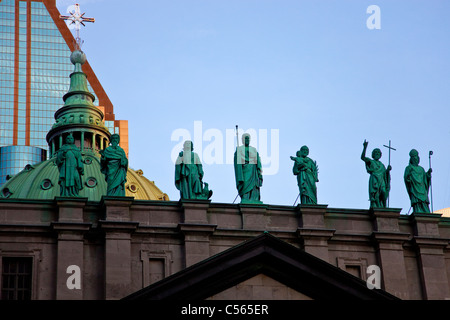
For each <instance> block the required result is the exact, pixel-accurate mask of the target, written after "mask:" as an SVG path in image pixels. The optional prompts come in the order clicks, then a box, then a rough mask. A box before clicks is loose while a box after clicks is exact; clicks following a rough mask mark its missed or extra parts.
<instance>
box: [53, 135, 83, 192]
mask: <svg viewBox="0 0 450 320" xmlns="http://www.w3.org/2000/svg"><path fill="white" fill-rule="evenodd" d="M74 143H75V139H74V138H73V136H72V134H69V135H68V136H67V137H66V141H65V143H64V144H63V145H62V146H61V148H60V149H59V150H58V152H57V154H56V160H55V163H56V165H57V166H58V170H59V180H58V184H59V186H60V195H61V196H64V197H78V196H79V191H80V190H81V189H83V184H82V182H81V176H82V175H83V174H84V165H83V161H82V158H81V152H80V150H79V149H78V148H77V146H76V145H75V144H74Z"/></svg>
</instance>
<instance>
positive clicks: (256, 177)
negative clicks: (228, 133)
mask: <svg viewBox="0 0 450 320" xmlns="http://www.w3.org/2000/svg"><path fill="white" fill-rule="evenodd" d="M242 143H243V145H242V146H238V147H237V148H236V152H235V153H234V174H235V178H236V189H237V190H238V193H239V196H240V197H241V203H262V202H261V200H260V198H261V195H260V188H261V186H262V183H263V176H262V165H261V158H260V157H259V154H258V151H256V148H254V147H252V146H250V135H249V134H248V133H244V134H243V135H242Z"/></svg>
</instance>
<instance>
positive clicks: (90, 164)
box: [0, 50, 169, 201]
mask: <svg viewBox="0 0 450 320" xmlns="http://www.w3.org/2000/svg"><path fill="white" fill-rule="evenodd" d="M70 61H71V62H72V63H73V64H74V66H75V69H74V71H73V72H72V73H71V74H70V87H69V90H68V92H67V93H66V94H65V95H64V96H63V100H64V106H63V107H61V108H60V109H58V110H57V111H56V112H55V120H56V121H55V124H54V125H53V127H52V128H51V129H50V131H49V132H48V134H47V142H48V144H49V147H50V155H51V156H50V159H49V160H46V161H42V162H40V163H36V164H32V165H30V164H29V165H27V166H25V168H24V169H23V170H22V171H21V172H20V173H18V174H16V175H14V176H13V177H12V178H11V179H9V180H8V181H7V182H6V183H5V184H4V185H3V186H2V187H1V189H0V198H10V199H38V200H44V199H47V200H52V199H54V198H55V197H57V196H60V194H61V192H60V186H59V184H58V181H59V177H60V173H59V169H58V166H57V165H56V154H57V152H58V150H59V149H61V148H62V147H63V145H64V141H65V140H66V138H67V136H69V135H70V136H71V138H73V139H72V140H73V142H74V145H75V146H76V147H77V148H78V150H79V151H80V154H81V162H83V167H84V174H83V175H82V176H81V184H82V189H81V190H80V191H79V193H78V197H82V198H88V200H90V201H100V200H101V198H102V196H104V195H106V194H107V183H106V181H105V175H104V174H103V173H102V172H101V169H100V168H101V165H100V153H99V151H101V150H104V149H105V148H106V147H108V145H109V143H110V138H111V133H110V132H109V130H108V129H107V128H106V126H105V125H104V123H103V119H104V115H103V112H102V111H101V110H100V109H99V108H98V107H96V106H95V105H94V104H93V101H94V100H95V97H94V95H93V94H92V93H90V92H89V90H88V87H87V78H86V74H85V73H84V72H83V71H82V68H81V66H82V64H83V63H85V62H86V55H85V54H84V53H83V52H82V51H80V50H76V51H74V52H73V53H72V54H71V56H70ZM126 177H127V182H126V184H125V189H126V190H125V193H126V196H129V197H134V198H135V199H142V200H169V197H168V196H167V195H166V194H165V193H163V192H162V191H161V190H159V189H158V188H157V187H156V186H155V184H154V183H153V182H152V181H149V180H148V179H146V178H145V177H144V176H143V175H142V171H141V170H138V171H134V170H132V169H130V168H128V169H127V176H126Z"/></svg>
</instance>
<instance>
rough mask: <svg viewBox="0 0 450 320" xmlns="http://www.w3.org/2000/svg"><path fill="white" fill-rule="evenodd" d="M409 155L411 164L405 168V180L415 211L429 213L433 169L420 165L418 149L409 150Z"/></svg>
mask: <svg viewBox="0 0 450 320" xmlns="http://www.w3.org/2000/svg"><path fill="white" fill-rule="evenodd" d="M409 157H410V158H409V165H408V166H407V167H406V168H405V174H404V180H405V186H406V190H407V191H408V195H409V199H410V200H411V207H412V208H413V213H415V212H424V213H429V212H430V207H429V204H430V200H429V199H428V191H429V190H430V186H431V172H432V169H431V168H430V169H428V171H427V172H425V169H424V168H422V167H421V166H419V163H420V157H419V152H417V150H416V149H412V150H411V151H410V152H409Z"/></svg>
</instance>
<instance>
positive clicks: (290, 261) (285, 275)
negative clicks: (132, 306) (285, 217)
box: [124, 233, 397, 300]
mask: <svg viewBox="0 0 450 320" xmlns="http://www.w3.org/2000/svg"><path fill="white" fill-rule="evenodd" d="M260 275H264V276H265V277H266V279H272V280H275V281H276V282H277V283H280V284H282V285H284V286H285V287H287V288H289V290H292V292H291V293H293V294H295V292H296V293H299V294H298V295H297V296H300V295H301V296H304V297H306V298H310V299H366V300H371V299H397V298H396V297H395V296H393V295H391V294H389V293H387V292H385V291H383V290H379V289H377V290H373V289H372V290H371V289H368V288H367V285H366V282H365V281H363V280H361V279H359V278H357V277H355V276H353V275H351V274H349V273H348V272H345V271H343V270H341V269H339V268H337V267H335V266H333V265H331V264H329V263H328V262H325V261H323V260H321V259H319V258H317V257H315V256H313V255H311V254H309V253H306V252H305V251H303V250H301V249H298V248H296V247H294V246H293V245H291V244H288V243H287V242H285V241H282V240H280V239H278V238H276V237H274V236H272V235H270V234H268V233H263V234H261V235H260V236H257V237H255V238H253V239H251V240H249V241H246V242H243V243H241V244H239V245H237V246H234V247H232V248H230V249H228V250H225V251H223V252H221V253H219V254H217V255H215V256H212V257H210V258H208V259H205V260H203V261H201V262H199V263H196V264H195V265H192V266H190V267H188V268H186V269H184V270H181V271H180V272H177V273H175V274H173V275H171V276H169V277H167V278H165V279H163V280H161V281H159V282H157V283H154V284H152V285H150V286H148V287H146V288H143V289H141V290H139V291H137V292H135V293H133V294H130V295H129V296H127V297H125V298H124V299H125V300H165V299H168V300H195V299H208V298H214V297H215V296H216V295H217V296H219V295H221V294H222V295H223V294H226V293H227V290H233V287H237V286H238V285H239V284H245V283H247V284H248V280H252V279H255V277H261V276H260ZM246 281H247V282H246ZM280 287H281V286H280ZM246 290H249V289H248V288H247V289H246ZM286 290H287V289H286ZM229 292H230V291H228V293H229ZM233 299H237V297H236V298H233ZM245 299H251V297H250V296H248V297H247V298H245ZM255 299H261V297H256V296H255ZM267 300H268V299H267Z"/></svg>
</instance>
